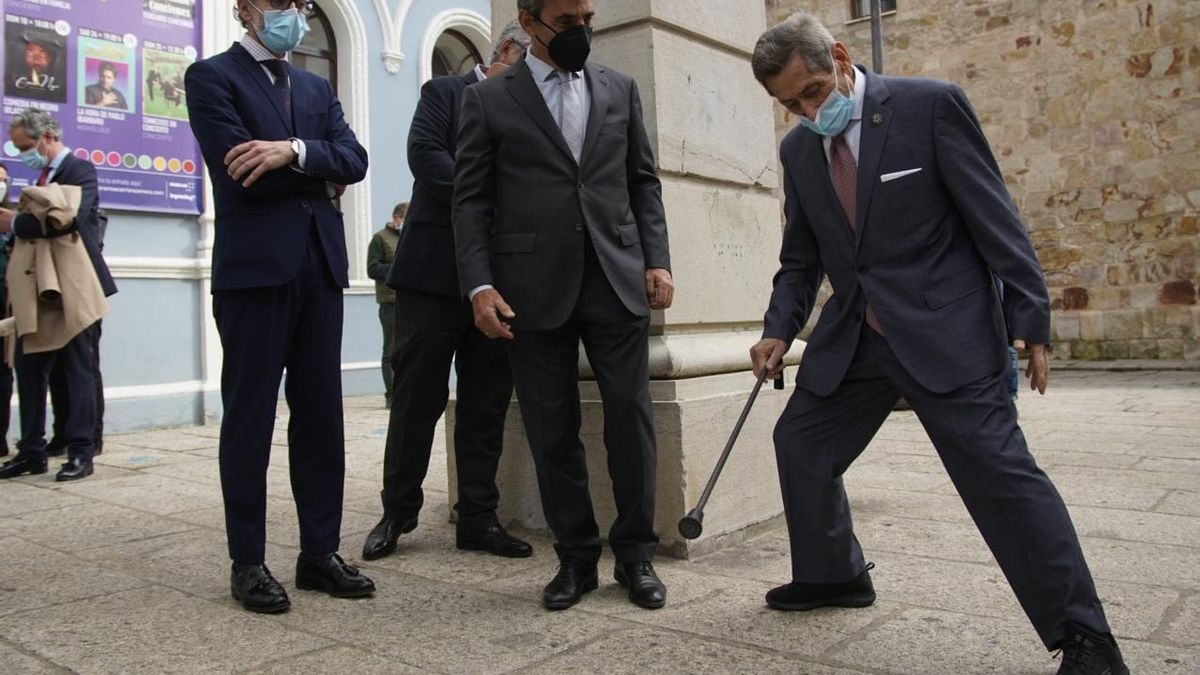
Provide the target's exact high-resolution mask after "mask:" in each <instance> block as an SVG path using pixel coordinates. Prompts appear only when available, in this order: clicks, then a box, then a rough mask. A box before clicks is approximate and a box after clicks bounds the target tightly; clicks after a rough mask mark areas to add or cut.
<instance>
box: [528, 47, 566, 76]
mask: <svg viewBox="0 0 1200 675" xmlns="http://www.w3.org/2000/svg"><path fill="white" fill-rule="evenodd" d="M525 63H526V64H528V65H529V72H531V73H533V81H534V82H545V81H546V80H548V79H550V76H551V75H554V76H557V75H558V72H559V71H557V70H555V68H554V66H552V65H550V64H549V63H546V62H545V61H543V60H541V59H539V58H538V57H536V56H534V55H533V50H532V49H527V50H525Z"/></svg>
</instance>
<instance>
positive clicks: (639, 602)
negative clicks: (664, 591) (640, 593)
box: [613, 571, 667, 609]
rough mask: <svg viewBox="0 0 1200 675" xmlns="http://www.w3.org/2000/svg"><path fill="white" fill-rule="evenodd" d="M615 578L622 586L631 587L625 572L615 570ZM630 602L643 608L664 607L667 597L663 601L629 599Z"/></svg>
mask: <svg viewBox="0 0 1200 675" xmlns="http://www.w3.org/2000/svg"><path fill="white" fill-rule="evenodd" d="M613 580H614V581H616V582H617V584H618V585H620V586H621V588H629V580H628V579H626V578H625V574H624V573H623V572H620V571H614V572H613ZM629 601H630V602H632V603H633V604H635V605H637V606H638V607H641V608H643V609H662V608H663V607H665V606H666V605H667V599H666V598H665V597H664V598H663V599H662V602H644V601H642V600H635V599H634V598H630V599H629Z"/></svg>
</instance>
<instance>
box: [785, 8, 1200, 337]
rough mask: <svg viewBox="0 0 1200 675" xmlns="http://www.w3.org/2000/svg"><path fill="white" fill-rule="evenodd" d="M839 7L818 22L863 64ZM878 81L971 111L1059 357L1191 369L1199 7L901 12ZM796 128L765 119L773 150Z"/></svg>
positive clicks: (865, 45)
mask: <svg viewBox="0 0 1200 675" xmlns="http://www.w3.org/2000/svg"><path fill="white" fill-rule="evenodd" d="M850 4H851V2H850V0H766V7H767V20H768V22H769V23H772V24H773V23H775V22H777V21H780V20H782V19H783V18H785V17H786V16H787V15H788V14H790V13H791V12H793V11H795V10H797V9H806V10H809V11H812V12H815V13H816V14H817V15H818V16H820V17H821V18H822V19H823V20H824V22H825V24H826V26H828V27H829V29H830V31H831V32H832V33H833V34H834V37H835V38H837V39H839V40H841V41H843V42H845V43H846V44H847V45H848V46H849V47H850V51H851V54H853V55H854V57H855V59H856V60H857V61H858V62H859V63H861V64H864V65H866V66H868V67H870V64H871V27H870V22H869V21H856V22H850ZM883 24H884V26H883V29H884V36H885V39H884V55H885V58H884V70H885V72H886V73H888V74H894V75H911V76H922V77H934V78H939V79H945V80H950V81H953V82H956V83H958V84H959V85H960V86H962V87H963V89H965V90H966V92H967V94H968V95H969V96H970V98H971V101H972V102H973V104H974V105H975V108H976V112H977V113H978V114H979V117H980V120H981V121H982V123H983V126H984V130H985V132H986V133H987V136H988V138H989V140H990V141H991V143H992V148H993V151H994V152H995V154H996V158H997V160H998V161H999V163H1000V167H1001V169H1002V170H1003V172H1004V177H1005V180H1006V182H1007V183H1008V188H1009V190H1010V191H1011V192H1012V195H1013V198H1014V200H1015V201H1016V203H1017V206H1018V207H1019V208H1020V210H1021V213H1022V215H1023V216H1024V218H1025V222H1026V225H1027V227H1028V228H1029V232H1030V236H1031V238H1032V239H1033V243H1034V246H1035V247H1036V249H1037V252H1038V256H1039V258H1040V259H1041V262H1042V266H1043V268H1044V270H1045V274H1046V280H1047V283H1048V284H1049V287H1050V297H1051V300H1052V303H1053V308H1054V334H1055V341H1056V342H1055V345H1056V351H1055V355H1056V356H1057V357H1060V358H1081V359H1112V358H1161V359H1190V360H1200V307H1198V306H1197V304H1196V302H1197V283H1198V282H1200V265H1198V260H1200V152H1198V148H1197V145H1198V138H1200V2H1197V1H1196V0H1156V1H1149V0H1138V1H1134V0H1077V1H1072V2H1061V1H1059V0H899V2H898V3H897V11H896V12H895V13H894V14H890V15H886V16H885V17H884V21H883ZM793 124H795V119H794V118H793V117H792V116H791V115H790V114H788V113H787V112H786V111H784V110H782V108H780V107H778V106H776V130H777V133H778V135H779V136H780V137H782V135H783V134H784V133H786V131H787V130H789V129H790V128H791V127H792V125H793Z"/></svg>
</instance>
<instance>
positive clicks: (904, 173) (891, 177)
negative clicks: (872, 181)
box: [879, 168, 921, 183]
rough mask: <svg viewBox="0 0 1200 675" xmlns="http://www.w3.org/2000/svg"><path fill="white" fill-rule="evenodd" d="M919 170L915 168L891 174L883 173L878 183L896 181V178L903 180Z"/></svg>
mask: <svg viewBox="0 0 1200 675" xmlns="http://www.w3.org/2000/svg"><path fill="white" fill-rule="evenodd" d="M920 170H921V169H920V168H916V169H905V170H904V171H893V172H891V173H885V174H883V175H881V176H880V177H879V182H880V183H886V182H888V181H890V180H896V179H897V178H904V177H905V176H907V175H909V174H914V173H917V172H918V171H920Z"/></svg>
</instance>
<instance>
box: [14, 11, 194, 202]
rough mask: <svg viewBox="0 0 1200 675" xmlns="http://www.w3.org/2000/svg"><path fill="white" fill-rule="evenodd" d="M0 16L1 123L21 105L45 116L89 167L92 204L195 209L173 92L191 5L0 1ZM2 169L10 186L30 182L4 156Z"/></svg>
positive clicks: (186, 59) (188, 35)
mask: <svg viewBox="0 0 1200 675" xmlns="http://www.w3.org/2000/svg"><path fill="white" fill-rule="evenodd" d="M0 13H2V14H3V16H4V49H3V50H2V53H0V59H3V60H2V61H0V72H2V73H3V74H4V119H5V121H6V122H7V120H8V119H10V118H11V117H12V116H13V115H14V114H16V113H18V112H20V111H21V110H23V109H25V108H27V107H29V106H37V107H39V108H42V109H43V110H46V111H47V112H49V113H51V114H52V115H54V116H55V118H56V119H57V120H58V121H59V123H61V124H62V126H63V141H64V142H65V143H66V145H67V146H68V147H70V148H71V150H72V152H74V153H75V156H77V157H80V158H82V159H86V160H88V161H90V162H92V163H93V164H95V165H96V174H97V176H98V179H99V182H100V206H101V207H102V208H105V209H131V210H137V211H154V212H171V213H200V210H201V207H202V202H203V199H204V191H203V188H202V184H201V180H202V176H203V166H202V165H201V163H200V151H199V148H197V147H196V141H195V139H194V138H193V137H192V130H191V127H190V126H189V124H188V117H187V105H186V101H185V99H184V93H183V71H184V70H186V69H187V67H188V65H189V64H191V63H192V62H193V61H195V60H196V56H197V50H198V48H199V45H200V43H201V35H200V31H201V25H200V0H0ZM7 128H8V127H7V123H6V124H4V125H3V129H4V131H7ZM2 140H7V138H4V139H2ZM5 165H6V166H7V167H8V170H9V172H10V173H11V175H12V187H13V189H14V190H19V189H20V188H21V187H22V186H25V185H29V184H31V183H32V182H33V181H34V180H35V179H36V176H35V175H34V172H32V171H30V170H28V169H26V168H25V167H24V166H22V165H21V163H20V162H18V161H16V160H15V158H13V157H10V156H6V157H5Z"/></svg>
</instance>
